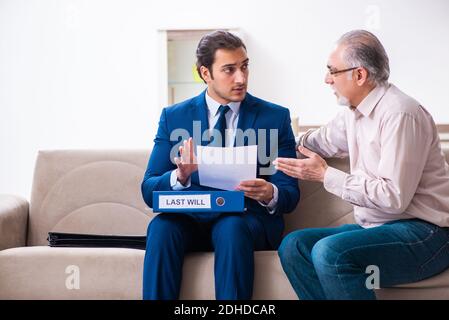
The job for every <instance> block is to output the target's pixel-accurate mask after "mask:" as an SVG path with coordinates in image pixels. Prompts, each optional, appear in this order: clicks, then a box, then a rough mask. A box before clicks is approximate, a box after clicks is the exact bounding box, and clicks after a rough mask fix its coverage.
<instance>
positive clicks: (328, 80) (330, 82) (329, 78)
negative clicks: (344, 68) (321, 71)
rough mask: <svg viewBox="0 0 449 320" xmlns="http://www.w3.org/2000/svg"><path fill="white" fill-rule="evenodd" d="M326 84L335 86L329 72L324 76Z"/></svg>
mask: <svg viewBox="0 0 449 320" xmlns="http://www.w3.org/2000/svg"><path fill="white" fill-rule="evenodd" d="M324 82H325V83H327V84H333V83H334V80H333V79H332V76H331V74H330V73H329V72H326V75H325V76H324Z"/></svg>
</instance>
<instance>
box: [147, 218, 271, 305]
mask: <svg viewBox="0 0 449 320" xmlns="http://www.w3.org/2000/svg"><path fill="white" fill-rule="evenodd" d="M267 249H272V248H270V245H269V243H268V241H267V238H266V235H265V230H264V228H263V224H262V223H261V222H260V221H259V219H258V218H257V216H256V214H253V213H250V212H246V213H212V214H211V213H207V214H205V213H195V214H194V213H190V214H187V213H186V214H179V213H162V214H159V215H157V216H156V217H155V218H154V219H153V220H152V221H151V223H150V225H149V226H148V231H147V249H146V253H145V260H144V273H143V299H146V300H173V299H178V298H179V293H180V287H181V278H182V266H183V261H184V256H185V254H186V253H188V252H194V251H214V252H215V266H214V273H215V297H216V299H218V300H234V299H251V297H252V290H253V282H254V251H255V250H267Z"/></svg>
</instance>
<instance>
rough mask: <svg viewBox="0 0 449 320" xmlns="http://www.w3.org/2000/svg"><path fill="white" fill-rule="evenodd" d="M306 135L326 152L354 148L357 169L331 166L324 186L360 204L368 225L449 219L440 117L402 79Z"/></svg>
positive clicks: (357, 209)
mask: <svg viewBox="0 0 449 320" xmlns="http://www.w3.org/2000/svg"><path fill="white" fill-rule="evenodd" d="M300 143H301V144H303V146H305V147H306V148H309V149H311V150H312V151H315V152H316V153H318V154H320V155H321V156H323V157H347V156H349V159H350V174H347V173H345V172H343V171H340V170H337V169H335V168H332V167H328V169H327V170H326V173H325V177H324V188H325V189H326V190H327V191H329V192H330V193H333V194H335V195H337V196H338V197H341V198H342V199H343V200H346V201H348V202H350V203H352V204H353V205H354V217H355V221H356V222H357V223H358V224H359V225H361V226H362V227H365V228H366V227H374V226H378V225H381V224H384V223H386V222H389V221H393V220H399V219H411V218H419V219H422V220H425V221H428V222H431V223H434V224H436V225H438V226H441V227H447V226H449V166H448V164H447V163H446V161H445V158H444V154H443V152H442V151H441V147H440V140H439V136H438V132H437V129H436V126H435V123H434V122H433V119H432V117H431V115H430V114H429V113H428V112H427V111H426V110H425V109H424V108H423V107H422V106H421V105H420V104H419V103H418V102H417V101H416V100H414V99H413V98H411V97H409V96H407V95H406V94H404V93H403V92H401V91H400V90H399V89H398V88H396V87H395V86H394V85H392V84H388V85H386V86H378V87H376V88H374V89H373V90H372V91H371V92H370V93H369V94H368V96H367V97H366V98H365V99H364V100H363V101H362V102H361V103H360V105H359V106H358V107H357V108H356V109H352V110H351V109H349V108H347V109H345V110H344V111H341V112H340V113H339V114H338V115H337V116H336V117H335V118H334V119H333V120H332V121H331V122H330V123H328V124H327V125H326V126H323V127H321V128H320V129H317V130H315V131H309V132H307V133H306V134H305V135H304V136H303V137H302V138H301V139H300Z"/></svg>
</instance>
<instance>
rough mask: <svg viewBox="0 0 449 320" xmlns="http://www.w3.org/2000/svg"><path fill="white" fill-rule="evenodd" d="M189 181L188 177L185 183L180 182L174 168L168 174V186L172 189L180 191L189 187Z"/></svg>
mask: <svg viewBox="0 0 449 320" xmlns="http://www.w3.org/2000/svg"><path fill="white" fill-rule="evenodd" d="M190 185H191V181H190V178H189V179H188V180H187V183H186V185H183V184H181V182H179V181H178V177H177V175H176V170H173V171H172V172H171V174H170V186H171V189H172V190H173V191H181V190H184V189H187V188H190Z"/></svg>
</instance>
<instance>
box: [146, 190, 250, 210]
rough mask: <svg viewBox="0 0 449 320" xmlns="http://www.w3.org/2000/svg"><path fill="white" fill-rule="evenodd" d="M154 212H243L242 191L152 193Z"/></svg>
mask: <svg viewBox="0 0 449 320" xmlns="http://www.w3.org/2000/svg"><path fill="white" fill-rule="evenodd" d="M153 210H154V212H243V211H245V201H244V192H243V191H154V192H153Z"/></svg>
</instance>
